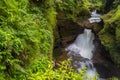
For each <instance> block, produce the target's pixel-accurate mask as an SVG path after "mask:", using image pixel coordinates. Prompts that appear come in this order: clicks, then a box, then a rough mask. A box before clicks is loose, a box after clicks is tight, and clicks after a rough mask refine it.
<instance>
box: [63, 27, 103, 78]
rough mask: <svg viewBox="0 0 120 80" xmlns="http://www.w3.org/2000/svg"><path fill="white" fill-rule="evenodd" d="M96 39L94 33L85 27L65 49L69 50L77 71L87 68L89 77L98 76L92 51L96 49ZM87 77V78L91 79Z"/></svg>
mask: <svg viewBox="0 0 120 80" xmlns="http://www.w3.org/2000/svg"><path fill="white" fill-rule="evenodd" d="M94 39H95V35H94V33H92V30H90V29H84V32H83V33H82V34H79V35H78V37H77V38H76V40H75V41H74V42H73V43H72V44H70V45H69V46H68V47H67V48H66V49H65V50H66V51H68V56H69V57H70V58H71V59H72V66H73V68H74V69H76V71H77V72H80V71H81V69H84V68H86V73H85V74H86V75H87V76H88V78H90V79H91V78H94V77H95V78H97V79H98V80H103V79H100V78H98V77H97V76H96V74H97V72H96V68H95V67H94V66H93V63H92V60H91V59H92V57H93V53H92V51H93V50H94V49H95V48H94V47H95V46H94V44H93V40H94ZM90 79H87V80H90Z"/></svg>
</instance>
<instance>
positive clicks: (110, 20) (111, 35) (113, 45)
mask: <svg viewBox="0 0 120 80" xmlns="http://www.w3.org/2000/svg"><path fill="white" fill-rule="evenodd" d="M102 18H103V19H104V22H105V26H104V28H103V29H102V30H101V31H100V32H99V36H100V38H101V41H102V44H103V45H104V46H105V47H106V49H107V50H108V51H109V52H110V55H111V57H112V59H113V61H114V62H115V63H116V64H118V66H119V67H120V58H119V57H120V54H119V53H120V51H119V48H120V34H119V33H120V24H119V23H120V6H118V7H117V8H116V9H115V10H111V11H110V12H109V13H107V14H106V15H104V16H103V17H102Z"/></svg>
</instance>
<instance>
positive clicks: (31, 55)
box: [0, 0, 56, 80]
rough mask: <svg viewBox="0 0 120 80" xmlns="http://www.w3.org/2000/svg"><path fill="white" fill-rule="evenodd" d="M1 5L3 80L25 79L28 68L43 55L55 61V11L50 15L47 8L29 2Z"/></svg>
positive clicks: (2, 1)
mask: <svg viewBox="0 0 120 80" xmlns="http://www.w3.org/2000/svg"><path fill="white" fill-rule="evenodd" d="M0 4H1V5H0V12H1V13H0V73H1V74H0V75H2V76H3V77H0V79H1V80H4V79H7V80H8V79H9V80H14V79H17V78H20V79H21V78H25V76H24V75H22V74H27V73H26V71H25V70H24V67H26V66H28V65H29V64H32V63H33V62H34V60H35V58H37V59H38V57H39V58H40V56H39V55H48V56H49V59H51V58H50V57H51V56H52V48H53V28H54V27H55V24H56V21H55V20H56V14H54V13H55V9H54V8H48V12H47V9H46V10H44V7H37V6H29V4H30V3H29V1H28V0H0ZM46 4H47V3H46ZM45 8H46V7H45ZM49 12H51V13H49ZM46 14H47V15H48V16H47V17H46V16H45V15H46ZM53 14H54V15H53ZM49 16H52V17H50V18H49ZM36 64H37V62H36ZM22 80H23V79H22Z"/></svg>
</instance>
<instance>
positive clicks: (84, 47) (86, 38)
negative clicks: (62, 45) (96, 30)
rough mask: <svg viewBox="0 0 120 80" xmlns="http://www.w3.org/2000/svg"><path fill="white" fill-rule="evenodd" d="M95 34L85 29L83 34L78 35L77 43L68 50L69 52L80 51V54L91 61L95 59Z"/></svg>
mask: <svg viewBox="0 0 120 80" xmlns="http://www.w3.org/2000/svg"><path fill="white" fill-rule="evenodd" d="M93 40H94V34H93V33H92V31H91V30H90V29H85V30H84V33H83V34H80V35H78V37H77V38H76V40H75V42H73V43H72V44H71V45H70V46H68V47H67V48H66V50H67V51H76V50H79V54H80V55H81V56H82V57H84V58H88V59H91V58H92V57H93V54H92V50H93V49H94V45H93Z"/></svg>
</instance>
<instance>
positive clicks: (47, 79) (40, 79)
mask: <svg viewBox="0 0 120 80" xmlns="http://www.w3.org/2000/svg"><path fill="white" fill-rule="evenodd" d="M46 62H47V64H46ZM52 64H53V63H51V62H50V61H48V59H47V58H45V57H44V58H42V59H40V60H39V61H38V62H37V64H36V63H35V64H33V65H32V66H30V67H29V69H28V70H30V71H29V73H30V74H29V75H28V76H27V79H28V80H69V79H70V80H84V79H89V78H87V77H86V76H83V75H84V74H85V71H86V70H82V71H81V72H80V73H76V72H74V70H73V69H72V68H71V67H70V60H69V59H68V60H66V61H63V62H62V63H61V64H60V65H59V66H60V67H59V68H58V69H54V70H53V65H52ZM38 68H39V69H38ZM32 69H33V71H31V70H32ZM34 69H35V70H34ZM37 70H38V71H37ZM89 80H96V79H89Z"/></svg>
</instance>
